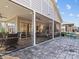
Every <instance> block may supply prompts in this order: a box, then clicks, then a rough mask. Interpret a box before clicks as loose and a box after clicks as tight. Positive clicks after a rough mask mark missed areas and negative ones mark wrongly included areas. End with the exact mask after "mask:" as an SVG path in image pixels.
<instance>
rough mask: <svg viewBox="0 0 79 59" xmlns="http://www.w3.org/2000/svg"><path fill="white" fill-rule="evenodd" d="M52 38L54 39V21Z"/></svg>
mask: <svg viewBox="0 0 79 59" xmlns="http://www.w3.org/2000/svg"><path fill="white" fill-rule="evenodd" d="M52 38H53V39H54V20H53V21H52Z"/></svg>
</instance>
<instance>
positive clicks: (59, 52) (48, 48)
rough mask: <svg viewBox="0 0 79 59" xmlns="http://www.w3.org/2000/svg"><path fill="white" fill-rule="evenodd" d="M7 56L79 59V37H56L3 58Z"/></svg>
mask: <svg viewBox="0 0 79 59" xmlns="http://www.w3.org/2000/svg"><path fill="white" fill-rule="evenodd" d="M7 56H12V57H17V59H79V39H73V38H67V37H65V38H64V37H62V38H56V39H52V40H49V41H47V42H44V43H41V44H38V45H37V46H33V47H30V48H25V49H22V50H19V51H16V52H13V53H11V54H8V55H6V56H3V59H9V57H8V58H7ZM10 59H11V58H10ZM14 59H15V58H14Z"/></svg>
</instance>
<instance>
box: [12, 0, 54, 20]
mask: <svg viewBox="0 0 79 59" xmlns="http://www.w3.org/2000/svg"><path fill="white" fill-rule="evenodd" d="M12 1H13V2H15V3H18V4H21V5H23V6H24V7H27V8H29V9H32V10H34V11H36V12H38V13H40V14H43V15H44V16H47V17H49V18H50V19H53V15H54V13H53V9H52V6H51V4H50V0H12Z"/></svg>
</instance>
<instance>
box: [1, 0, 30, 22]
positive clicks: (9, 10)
mask: <svg viewBox="0 0 79 59" xmlns="http://www.w3.org/2000/svg"><path fill="white" fill-rule="evenodd" d="M0 13H1V15H2V16H3V17H6V18H0V21H7V20H9V19H11V18H12V17H15V16H21V17H24V18H26V19H32V11H31V10H29V9H27V8H24V7H21V6H19V5H17V4H15V3H13V2H11V1H9V0H1V1H0Z"/></svg>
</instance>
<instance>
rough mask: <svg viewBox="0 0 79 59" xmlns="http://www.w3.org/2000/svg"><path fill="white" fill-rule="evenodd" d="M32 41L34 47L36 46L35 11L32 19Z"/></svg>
mask: <svg viewBox="0 0 79 59" xmlns="http://www.w3.org/2000/svg"><path fill="white" fill-rule="evenodd" d="M32 40H33V45H34V46H36V12H35V11H33V17H32Z"/></svg>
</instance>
